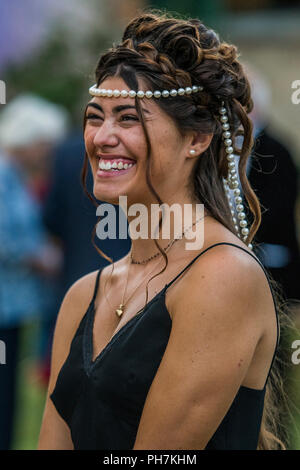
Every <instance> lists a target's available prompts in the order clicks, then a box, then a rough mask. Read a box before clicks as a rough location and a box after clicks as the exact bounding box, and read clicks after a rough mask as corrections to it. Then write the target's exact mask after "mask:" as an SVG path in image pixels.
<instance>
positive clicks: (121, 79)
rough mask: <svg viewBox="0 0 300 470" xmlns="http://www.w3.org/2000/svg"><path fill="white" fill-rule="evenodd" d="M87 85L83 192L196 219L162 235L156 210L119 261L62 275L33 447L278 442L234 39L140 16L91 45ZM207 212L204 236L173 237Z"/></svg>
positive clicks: (272, 348)
mask: <svg viewBox="0 0 300 470" xmlns="http://www.w3.org/2000/svg"><path fill="white" fill-rule="evenodd" d="M89 91H90V94H91V96H92V99H91V101H90V102H89V103H88V104H87V106H86V110H85V115H84V140H85V148H86V154H85V159H84V165H83V171H82V181H83V185H84V186H85V178H86V174H87V169H88V165H90V167H91V170H92V173H93V179H94V187H93V196H92V195H91V194H89V193H87V194H88V195H89V197H90V199H91V200H92V201H93V202H96V200H101V201H105V202H106V203H110V204H118V203H119V201H120V197H122V196H126V197H127V202H128V206H132V205H134V204H136V203H141V204H143V206H144V207H146V208H147V209H149V210H148V211H147V214H150V213H151V206H152V204H154V203H155V204H156V203H157V202H158V203H159V204H167V205H168V207H170V206H171V205H172V204H177V205H178V206H179V207H180V208H181V209H183V208H184V207H185V206H186V204H190V205H192V207H193V210H192V220H193V224H192V226H191V227H185V226H184V227H183V232H182V237H181V238H180V239H177V238H176V237H175V236H174V233H175V228H176V221H175V220H173V223H172V230H173V232H172V233H173V235H172V236H171V235H170V237H169V238H168V239H167V240H166V239H165V238H164V239H162V236H161V235H162V233H161V228H162V222H163V220H162V219H160V221H159V237H158V238H157V239H156V238H154V237H153V236H152V232H151V233H148V234H147V236H146V237H143V238H138V239H132V246H131V250H130V252H129V253H128V255H126V256H125V257H124V258H123V259H121V260H120V261H118V262H116V263H114V262H112V263H111V264H110V265H109V266H107V267H105V268H104V269H102V270H99V271H97V272H92V273H89V274H88V275H86V276H84V277H83V278H81V279H79V280H78V281H77V282H76V283H75V284H74V285H73V286H72V287H71V288H70V289H69V291H68V292H67V294H66V296H65V298H64V301H63V303H62V306H61V309H60V312H59V315H58V320H57V325H56V331H55V336H54V344H53V354H52V368H51V377H50V382H49V390H48V396H47V402H46V407H45V413H44V419H43V424H42V429H41V436H40V444H39V448H40V449H49V448H54V449H105V450H112V449H134V450H136V449H257V448H259V449H271V448H278V447H281V446H283V444H282V442H281V441H280V439H279V434H278V431H277V427H276V426H274V424H275V425H277V415H276V411H277V410H278V409H279V407H278V406H277V408H275V407H274V405H273V401H272V397H273V395H274V391H275V392H276V393H277V399H278V397H279V395H278V393H279V389H276V390H275V388H274V387H275V385H274V384H275V382H274V378H276V377H277V375H276V368H275V365H276V359H277V356H276V348H277V347H278V343H279V320H280V319H281V313H282V314H284V312H283V311H282V310H281V307H280V297H279V289H278V286H276V285H275V283H274V281H272V279H271V277H270V275H269V273H268V272H267V271H266V270H265V268H264V267H263V265H262V264H261V263H260V261H259V260H258V258H257V257H256V256H255V254H254V253H253V252H252V250H253V251H254V248H255V239H254V236H255V233H256V231H257V229H258V227H259V224H260V218H261V213H260V206H259V201H258V200H257V198H256V196H255V193H254V191H253V190H252V188H251V187H250V185H249V182H248V180H247V176H246V173H245V168H246V164H247V158H248V156H249V153H250V151H251V146H252V125H251V121H250V119H249V117H248V112H250V110H251V109H252V100H251V95H250V87H249V83H248V80H247V77H246V76H245V73H244V70H243V67H242V65H241V64H240V62H239V61H238V60H237V50H236V48H235V46H233V45H229V44H226V43H222V42H220V41H219V39H218V37H217V35H216V34H215V33H214V32H213V31H212V30H209V29H207V28H206V27H205V26H204V25H203V24H202V23H201V22H200V21H199V20H196V19H194V20H179V19H175V18H172V17H169V16H167V15H159V14H157V13H156V14H153V13H149V14H148V13H147V14H143V15H141V16H138V17H137V18H135V19H133V20H132V21H131V22H130V23H129V25H128V26H127V27H126V29H125V32H124V35H123V38H122V42H121V44H119V45H117V46H115V47H113V48H112V49H110V50H109V51H108V52H107V53H105V54H104V55H103V56H102V57H101V58H100V60H99V63H98V65H97V68H96V84H95V85H93V86H92V87H90V90H89ZM240 131H242V132H243V134H244V139H243V145H242V148H240V149H239V148H237V147H236V145H235V137H236V135H237V133H238V132H240ZM234 154H237V155H239V159H240V161H239V167H238V170H237V169H236V168H235V163H234V158H235V157H234ZM237 171H238V172H239V180H240V182H241V186H240V187H239V183H238V178H237ZM242 196H244V199H243V198H242ZM231 201H232V202H233V201H234V202H235V206H234V205H233V203H232V202H231ZM197 204H202V205H203V206H204V211H203V217H201V218H200V219H198V218H197V217H196V215H197V212H196V208H195V206H196V205H197ZM246 212H247V213H249V216H250V218H251V217H252V223H251V224H250V225H249V228H248V227H247V225H248V222H247V220H246ZM129 213H130V212H128V214H129ZM128 214H127V219H128V222H130V221H131V219H132V217H131V216H130V215H128ZM203 221H205V237H204V242H203V246H202V248H201V249H200V250H199V249H197V250H187V249H185V248H184V244H183V243H184V241H185V239H186V237H187V235H186V234H187V232H188V230H190V229H191V228H192V227H194V226H196V230H197V231H199V230H200V228H199V225H197V224H203V223H204V222H203ZM149 226H150V224H149ZM201 228H203V226H201ZM181 230H182V227H181ZM175 241H176V243H175ZM98 252H99V253H100V254H101V255H103V256H105V257H106V258H107V259H109V261H112V260H111V259H110V258H108V257H107V256H106V255H105V254H104V253H102V251H101V250H99V249H98ZM167 253H168V255H167ZM153 273H155V275H154V276H152V277H151V275H152V274H153ZM100 278H101V282H100ZM150 281H152V282H151V285H150V286H149V289H148V285H149V283H150ZM107 285H109V288H107ZM145 290H146V298H145ZM148 295H149V297H150V300H149V301H148ZM278 314H280V317H278ZM282 318H283V317H282ZM224 351H226V354H224ZM274 361H275V362H274Z"/></svg>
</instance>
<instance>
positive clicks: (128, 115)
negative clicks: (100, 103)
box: [86, 114, 139, 122]
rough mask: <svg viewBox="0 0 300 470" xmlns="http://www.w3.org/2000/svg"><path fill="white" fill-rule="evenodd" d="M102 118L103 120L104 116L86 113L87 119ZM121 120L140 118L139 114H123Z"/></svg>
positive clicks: (136, 119) (137, 119)
mask: <svg viewBox="0 0 300 470" xmlns="http://www.w3.org/2000/svg"><path fill="white" fill-rule="evenodd" d="M96 119H100V120H103V118H102V117H100V116H98V115H97V114H87V115H86V120H96ZM120 121H123V122H124V121H125V122H126V121H139V118H138V117H137V116H133V115H132V114H123V115H122V116H121V117H120Z"/></svg>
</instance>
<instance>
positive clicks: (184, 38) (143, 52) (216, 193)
mask: <svg viewBox="0 0 300 470" xmlns="http://www.w3.org/2000/svg"><path fill="white" fill-rule="evenodd" d="M111 76H118V77H121V78H122V79H123V80H124V82H125V83H126V84H127V85H128V87H129V88H130V89H132V90H136V91H137V90H138V89H139V86H138V85H139V84H138V80H139V79H140V80H142V81H143V82H144V83H145V84H146V85H147V86H148V87H149V89H150V90H153V91H154V90H156V89H158V90H164V89H166V90H171V89H173V88H175V89H178V88H180V87H183V88H184V87H188V86H189V87H190V86H193V85H198V86H202V87H203V91H202V92H201V93H194V94H191V95H185V96H180V97H172V98H171V99H164V98H161V99H159V100H156V103H157V105H158V106H160V108H161V109H162V110H163V111H164V112H165V113H166V114H167V115H168V116H170V117H171V118H172V119H173V122H174V123H175V124H176V126H177V129H178V131H179V132H180V133H181V134H182V135H184V134H185V132H186V131H190V130H193V131H199V132H201V133H204V134H210V133H211V134H213V138H212V141H211V144H210V146H209V147H208V149H207V150H206V151H205V152H204V153H203V154H202V155H201V158H199V159H198V161H197V163H196V164H195V166H194V169H193V171H192V172H191V176H190V181H189V184H188V189H189V191H190V195H191V198H192V200H193V201H195V202H199V201H201V202H202V203H203V204H204V205H205V208H206V210H207V211H208V213H209V214H210V215H211V216H212V217H213V218H215V219H216V220H217V221H219V222H220V223H221V224H223V226H225V227H227V228H228V229H229V230H230V231H231V232H232V233H234V234H236V232H235V228H234V224H233V221H232V216H231V208H230V207H229V204H228V199H227V195H226V193H225V190H224V186H223V180H222V179H223V178H227V171H228V162H227V158H226V155H227V154H226V152H225V148H224V145H223V143H222V133H223V129H222V125H221V123H220V120H219V116H220V115H219V108H220V105H221V102H224V104H225V106H226V108H227V110H228V118H229V123H230V128H231V133H232V140H233V147H234V152H235V154H237V155H239V167H238V171H239V178H240V182H241V186H242V191H243V195H244V198H245V206H246V209H245V210H246V211H247V212H248V214H247V217H248V220H250V219H251V226H250V228H249V234H248V237H247V240H246V243H247V244H248V243H250V242H252V244H253V243H255V240H254V236H255V234H256V232H257V230H258V228H259V226H260V223H261V209H260V203H259V200H258V199H257V197H256V195H255V193H254V191H253V189H252V188H251V186H250V184H249V181H248V179H247V175H246V163H247V159H248V157H249V155H250V152H251V150H252V146H253V136H252V122H251V120H250V118H249V116H248V113H249V112H250V111H251V110H252V107H253V102H252V99H251V90H250V85H249V81H248V79H247V77H246V75H245V72H244V69H243V66H242V64H241V63H240V62H239V60H238V52H237V48H236V46H234V45H231V44H227V43H224V42H221V41H220V39H219V37H218V35H217V34H216V33H215V32H214V31H213V30H211V29H207V28H206V27H205V25H204V24H203V23H202V22H201V21H200V20H198V19H190V20H185V19H178V18H174V17H172V16H170V15H168V14H166V13H161V12H159V13H158V12H150V13H143V14H141V15H139V16H137V17H136V18H134V19H133V20H132V21H131V22H130V23H129V24H128V25H127V27H126V29H125V31H124V34H123V37H122V41H121V43H120V44H118V45H116V46H114V47H112V48H111V49H109V50H108V51H107V52H106V53H104V54H103V55H102V56H101V58H100V60H99V62H98V64H97V67H96V82H97V86H99V85H100V83H101V82H103V81H104V80H105V79H106V78H108V77H111ZM135 101H136V108H137V111H138V114H139V118H140V121H141V124H142V126H143V130H144V133H145V137H146V142H147V148H148V150H147V168H146V177H147V183H148V185H149V187H150V189H151V190H152V192H153V194H154V195H155V196H156V198H157V200H158V202H159V204H163V201H162V200H161V199H160V197H159V194H158V193H157V192H156V190H155V188H154V187H153V185H152V183H151V179H150V174H149V169H150V160H151V159H150V154H151V143H150V137H149V135H148V132H147V128H146V125H145V121H144V116H143V112H142V109H141V106H140V103H139V99H138V98H135ZM84 127H85V120H84ZM239 134H242V135H243V143H242V147H241V148H237V146H236V145H235V137H236V136H237V135H239ZM87 170H88V158H87V155H85V160H84V165H83V169H82V174H81V177H82V184H83V186H84V189H85V192H86V194H87V195H88V197H89V198H90V199H91V200H92V201H93V202H94V204H95V205H97V202H96V201H95V199H94V198H93V196H92V195H91V194H90V193H88V191H87V189H86V176H87ZM160 222H161V221H160ZM95 230H96V227H95V228H94V231H93V237H94V236H95ZM154 241H155V244H156V246H157V248H158V249H159V251H160V252H161V253H162V255H163V256H164V259H165V261H166V265H165V267H164V268H163V270H162V271H161V272H160V273H158V274H157V275H159V274H161V273H162V272H163V271H164V270H165V269H166V267H167V265H168V258H167V254H166V252H165V251H164V249H163V248H161V247H160V246H159V244H158V243H157V241H156V240H154ZM94 246H95V248H96V249H97V251H98V252H99V253H100V254H101V255H102V256H104V257H105V258H106V259H107V260H109V261H110V262H113V260H111V259H110V258H109V257H108V256H107V255H105V254H104V253H103V252H102V251H101V250H99V248H98V247H97V246H96V245H95V244H94ZM154 277H155V276H154ZM269 278H270V281H271V283H272V286H273V292H274V295H275V298H276V299H277V311H278V312H280V313H281V315H280V319H281V324H282V325H284V323H285V322H287V321H288V315H287V314H286V311H285V310H284V308H283V304H284V301H283V294H282V290H281V287H280V286H279V285H277V283H276V282H275V281H274V280H273V279H272V277H271V275H270V276H269ZM152 279H153V277H152V278H151V279H150V280H149V281H148V283H149V282H150V281H151V280H152ZM147 289H148V284H147ZM147 299H148V290H147V296H146V303H147ZM276 360H277V361H279V359H278V358H277V359H276ZM276 360H275V363H274V364H273V367H272V371H271V374H270V377H269V380H268V384H267V390H266V397H265V408H264V415H263V421H262V425H261V432H260V438H259V445H258V449H274V448H284V444H283V442H282V440H281V439H280V438H279V435H280V432H281V429H280V426H279V418H280V416H279V407H278V397H280V396H281V397H282V400H284V395H283V393H282V392H281V389H282V383H281V378H280V375H279V374H278V372H277V368H276Z"/></svg>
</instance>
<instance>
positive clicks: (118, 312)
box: [115, 215, 206, 318]
mask: <svg viewBox="0 0 300 470" xmlns="http://www.w3.org/2000/svg"><path fill="white" fill-rule="evenodd" d="M205 217H206V215H204V216H202V217H200V218H199V219H198V220H196V221H195V222H194V223H193V224H192V225H191V226H190V227H188V228H187V229H185V230H184V231H183V232H182V234H181V237H179V238H174V239H173V240H171V241H170V242H169V243H168V245H167V246H166V247H165V248H164V250H165V252H167V251H169V250H170V248H171V247H172V246H173V245H174V243H175V242H176V241H177V240H180V239H181V238H182V237H183V236H185V234H186V233H187V232H189V231H190V230H191V229H192V227H193V226H194V225H196V224H197V223H198V222H199V221H200V220H202V219H204V218H205ZM158 256H163V255H162V253H161V252H160V251H159V252H157V253H155V254H154V255H152V256H150V257H149V258H147V259H144V260H142V261H136V260H135V259H134V258H133V256H132V251H131V250H130V257H129V264H128V269H127V277H126V285H125V289H124V293H123V298H122V302H121V303H120V305H119V306H118V308H117V309H116V310H115V313H116V315H117V316H118V317H119V318H121V317H122V315H123V313H124V309H125V306H126V304H127V303H128V301H129V300H130V299H131V297H132V296H133V294H134V293H135V292H136V291H137V289H138V288H139V287H140V286H141V285H142V284H143V282H144V281H145V279H147V277H148V276H149V275H150V274H152V273H153V271H154V270H155V269H156V268H157V267H158V265H159V264H160V260H159V262H158V263H156V265H155V266H154V268H153V269H152V270H151V271H150V273H147V275H146V276H145V277H144V278H143V280H142V282H140V283H139V284H138V286H137V287H136V288H135V289H134V291H133V292H132V293H131V294H130V296H129V297H128V298H127V300H126V301H125V300H124V299H125V295H126V291H127V284H128V277H129V270H130V265H131V264H146V263H148V262H149V261H151V260H152V259H154V258H157V257H158Z"/></svg>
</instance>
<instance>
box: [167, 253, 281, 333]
mask: <svg viewBox="0 0 300 470" xmlns="http://www.w3.org/2000/svg"><path fill="white" fill-rule="evenodd" d="M245 249H246V248H245ZM247 251H249V253H251V251H250V250H249V249H247ZM249 253H246V252H245V251H243V250H241V249H239V248H236V247H234V246H230V245H218V246H214V247H213V248H211V249H209V250H208V251H206V252H205V253H203V255H201V256H200V257H199V258H198V259H197V260H196V261H195V262H194V263H193V264H192V266H191V268H190V269H189V270H188V271H187V272H186V273H185V275H184V276H183V278H182V280H181V282H179V283H178V288H177V289H174V296H173V297H172V302H171V309H172V315H173V316H174V317H175V315H176V314H177V311H178V312H182V311H186V310H190V311H194V312H197V310H198V309H193V308H192V307H193V305H197V306H198V308H202V310H203V311H207V312H208V311H209V312H210V314H209V315H207V321H211V322H212V323H213V324H214V323H215V322H216V321H220V320H224V324H223V325H228V327H229V328H231V325H232V324H233V323H234V322H236V321H241V320H243V321H247V322H248V323H251V324H252V326H253V328H254V329H256V330H257V331H256V334H257V335H258V339H259V338H260V337H261V336H262V335H263V332H264V329H265V327H266V325H267V323H268V315H267V313H268V312H271V311H272V309H273V308H274V307H273V303H272V294H271V291H270V288H269V285H268V281H267V278H266V275H265V273H264V271H263V269H262V267H261V266H260V265H259V262H258V261H257V260H255V259H253V257H252V256H251V255H250V254H249ZM254 256H255V255H254ZM247 312H251V315H250V318H247ZM179 314H180V313H179ZM225 320H226V321H225Z"/></svg>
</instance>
